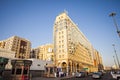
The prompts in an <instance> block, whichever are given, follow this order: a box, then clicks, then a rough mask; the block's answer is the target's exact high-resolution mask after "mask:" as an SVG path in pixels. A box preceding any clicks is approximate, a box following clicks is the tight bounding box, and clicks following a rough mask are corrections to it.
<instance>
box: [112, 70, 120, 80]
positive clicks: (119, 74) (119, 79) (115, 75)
mask: <svg viewBox="0 0 120 80" xmlns="http://www.w3.org/2000/svg"><path fill="white" fill-rule="evenodd" d="M111 75H112V77H113V78H114V79H117V80H120V71H116V72H111Z"/></svg>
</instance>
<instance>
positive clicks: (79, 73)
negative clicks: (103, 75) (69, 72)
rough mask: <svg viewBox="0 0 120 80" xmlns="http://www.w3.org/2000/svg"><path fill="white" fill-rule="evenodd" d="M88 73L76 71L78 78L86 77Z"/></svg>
mask: <svg viewBox="0 0 120 80" xmlns="http://www.w3.org/2000/svg"><path fill="white" fill-rule="evenodd" d="M86 75H87V74H86V72H77V73H75V77H76V78H79V77H85V76H86Z"/></svg>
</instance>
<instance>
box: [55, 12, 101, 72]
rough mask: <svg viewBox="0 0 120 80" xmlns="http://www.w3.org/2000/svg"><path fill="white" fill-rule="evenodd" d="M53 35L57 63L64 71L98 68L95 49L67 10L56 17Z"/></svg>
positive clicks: (93, 69)
mask: <svg viewBox="0 0 120 80" xmlns="http://www.w3.org/2000/svg"><path fill="white" fill-rule="evenodd" d="M53 36H54V53H55V65H56V66H57V67H60V68H62V71H64V72H68V73H72V72H77V71H80V70H86V71H90V72H91V71H95V70H96V71H97V70H98V66H97V61H96V60H97V59H96V57H95V54H94V52H95V49H94V48H93V46H92V44H91V43H90V42H89V41H88V39H87V38H86V37H85V36H84V34H83V33H82V32H81V31H80V30H79V28H78V26H77V25H76V24H75V23H74V22H73V21H72V20H71V18H70V17H69V16H68V14H67V12H63V13H61V14H59V15H58V16H57V17H56V19H55V22H54V31H53ZM101 64H102V62H101ZM94 65H96V66H94Z"/></svg>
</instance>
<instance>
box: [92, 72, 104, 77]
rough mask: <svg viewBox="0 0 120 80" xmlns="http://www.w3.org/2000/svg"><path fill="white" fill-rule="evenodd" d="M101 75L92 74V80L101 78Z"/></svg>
mask: <svg viewBox="0 0 120 80" xmlns="http://www.w3.org/2000/svg"><path fill="white" fill-rule="evenodd" d="M101 76H102V75H101V74H100V73H99V72H94V73H93V74H92V78H95V79H99V78H101Z"/></svg>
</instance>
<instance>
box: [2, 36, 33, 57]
mask: <svg viewBox="0 0 120 80" xmlns="http://www.w3.org/2000/svg"><path fill="white" fill-rule="evenodd" d="M0 48H3V49H6V50H10V51H14V52H15V56H14V58H21V59H28V58H29V57H30V51H31V42H30V41H29V40H27V39H24V38H21V37H18V36H12V37H10V38H8V39H6V40H3V41H0Z"/></svg>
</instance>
